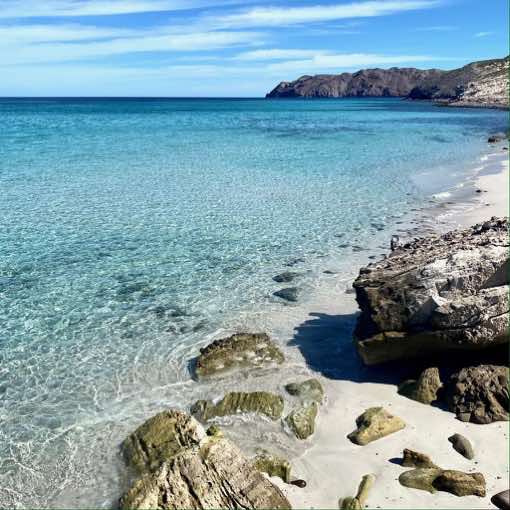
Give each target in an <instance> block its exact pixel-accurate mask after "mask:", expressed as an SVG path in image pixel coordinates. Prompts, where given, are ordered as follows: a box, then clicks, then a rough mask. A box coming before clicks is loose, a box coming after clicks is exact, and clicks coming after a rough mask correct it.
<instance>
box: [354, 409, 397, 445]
mask: <svg viewBox="0 0 510 510" xmlns="http://www.w3.org/2000/svg"><path fill="white" fill-rule="evenodd" d="M356 425H357V427H358V428H357V429H356V430H355V431H353V432H351V433H350V434H349V435H348V436H347V437H348V438H349V439H350V440H351V441H352V442H353V443H355V444H359V445H366V444H368V443H370V442H372V441H375V440H376V439H380V438H382V437H384V436H387V435H389V434H392V433H393V432H397V431H399V430H402V429H403V428H404V427H405V426H406V424H405V423H404V421H403V420H401V419H400V418H398V417H397V416H393V415H392V414H390V413H389V412H388V411H386V410H385V409H384V408H382V407H371V408H370V409H367V410H366V411H365V412H364V413H363V414H362V415H360V416H358V418H356Z"/></svg>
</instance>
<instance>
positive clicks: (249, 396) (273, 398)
mask: <svg viewBox="0 0 510 510" xmlns="http://www.w3.org/2000/svg"><path fill="white" fill-rule="evenodd" d="M190 411H191V414H192V415H193V416H195V418H198V419H199V420H200V421H207V420H210V419H211V418H215V417H217V416H229V415H232V414H237V413H258V414H263V415H265V416H267V417H268V418H271V419H272V420H277V419H278V418H280V417H281V415H282V412H283V398H282V397H281V396H280V395H275V394H274V393H268V392H267V391H253V392H251V393H244V392H231V393H227V394H226V395H225V396H224V397H223V398H222V399H221V400H220V401H219V402H218V403H217V404H215V403H214V402H213V401H212V400H198V401H197V402H195V403H194V404H193V405H192V406H191V410H190Z"/></svg>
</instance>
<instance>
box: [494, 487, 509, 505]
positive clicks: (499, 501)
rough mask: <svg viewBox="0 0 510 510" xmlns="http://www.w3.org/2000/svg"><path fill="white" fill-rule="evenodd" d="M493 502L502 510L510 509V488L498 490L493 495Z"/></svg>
mask: <svg viewBox="0 0 510 510" xmlns="http://www.w3.org/2000/svg"><path fill="white" fill-rule="evenodd" d="M491 503H492V504H493V505H496V506H497V507H498V508H499V509H501V510H510V490H506V491H503V492H498V493H497V494H495V495H494V496H492V498H491Z"/></svg>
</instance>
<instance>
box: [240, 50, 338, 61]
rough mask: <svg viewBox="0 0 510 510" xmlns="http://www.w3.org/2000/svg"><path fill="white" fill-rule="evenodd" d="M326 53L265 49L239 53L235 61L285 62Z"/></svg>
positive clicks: (320, 51)
mask: <svg viewBox="0 0 510 510" xmlns="http://www.w3.org/2000/svg"><path fill="white" fill-rule="evenodd" d="M319 53H320V54H323V53H328V52H327V51H323V50H299V49H289V50H284V49H267V50H253V51H245V52H243V53H239V54H238V55H236V56H235V57H234V59H235V60H246V61H257V60H286V59H302V58H308V57H315V56H316V55H317V54H319Z"/></svg>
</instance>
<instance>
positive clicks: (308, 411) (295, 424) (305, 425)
mask: <svg viewBox="0 0 510 510" xmlns="http://www.w3.org/2000/svg"><path fill="white" fill-rule="evenodd" d="M318 411H319V405H318V404H317V402H308V403H303V404H301V405H300V406H299V407H296V408H295V409H293V410H292V411H291V412H290V414H289V415H288V416H287V417H286V418H285V422H286V423H287V425H288V426H289V427H290V429H291V430H292V432H294V434H295V436H296V437H297V438H298V439H306V438H307V437H310V436H311V435H312V434H313V433H314V432H315V418H317V413H318Z"/></svg>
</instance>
